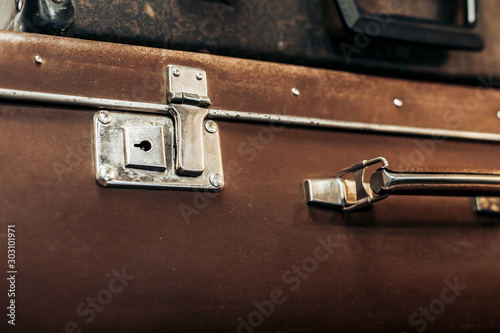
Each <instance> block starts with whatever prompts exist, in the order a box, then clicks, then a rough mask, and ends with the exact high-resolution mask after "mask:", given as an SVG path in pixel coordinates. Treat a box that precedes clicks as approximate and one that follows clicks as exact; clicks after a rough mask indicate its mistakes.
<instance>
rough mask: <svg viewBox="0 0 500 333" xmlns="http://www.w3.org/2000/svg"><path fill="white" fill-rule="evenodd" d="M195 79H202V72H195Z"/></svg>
mask: <svg viewBox="0 0 500 333" xmlns="http://www.w3.org/2000/svg"><path fill="white" fill-rule="evenodd" d="M196 79H197V80H198V81H201V80H203V74H201V73H198V74H196Z"/></svg>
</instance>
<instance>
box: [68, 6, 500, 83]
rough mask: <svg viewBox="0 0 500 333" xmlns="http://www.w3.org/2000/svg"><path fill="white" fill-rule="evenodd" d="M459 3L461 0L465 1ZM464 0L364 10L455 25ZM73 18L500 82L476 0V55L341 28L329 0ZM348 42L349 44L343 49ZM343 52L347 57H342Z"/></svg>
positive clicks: (176, 44) (121, 36)
mask: <svg viewBox="0 0 500 333" xmlns="http://www.w3.org/2000/svg"><path fill="white" fill-rule="evenodd" d="M463 1H465V0H463ZM463 1H442V0H427V1H422V0H419V1H412V0H398V1H388V0H369V1H361V0H358V3H359V4H360V5H361V6H362V7H364V8H365V9H366V10H367V11H370V12H382V13H390V14H391V15H406V16H410V17H421V18H427V19H431V20H435V21H438V22H442V23H443V24H448V25H460V24H461V22H460V21H461V19H460V17H461V15H462V13H461V11H460V10H458V9H457V7H458V8H459V7H461V4H462V3H463ZM73 3H74V5H75V10H76V21H75V23H74V24H73V25H72V27H71V28H70V30H69V31H68V36H71V37H77V38H85V39H92V40H99V41H108V42H118V43H127V44H136V45H145V46H153V47H160V48H167V49H176V50H189V51H196V52H203V53H210V54H218V55H226V56H235V57H241V58H250V59H258V60H267V61H278V62H285V63H292V64H299V65H307V66H313V67H325V68H333V69H342V70H348V71H356V72H370V73H376V74H380V75H386V76H403V77H410V78H416V77H420V78H425V79H429V78H431V79H434V80H446V81H448V82H457V81H462V82H467V83H469V84H470V83H472V84H474V83H475V80H476V78H477V76H478V75H489V74H492V75H494V77H495V78H497V79H500V65H499V64H498V61H496V59H497V56H496V55H497V54H498V53H499V48H500V43H499V40H498V36H497V31H498V30H499V28H500V26H499V23H498V19H497V18H498V16H499V15H500V6H499V4H498V2H497V1H495V0H481V1H478V13H477V17H478V25H477V27H476V28H475V31H476V32H477V33H478V34H480V35H481V36H482V37H483V39H484V41H485V49H484V50H483V51H482V52H467V51H453V50H452V51H448V50H444V49H440V48H432V47H426V46H411V45H405V44H403V43H400V42H394V41H389V42H387V41H383V40H375V39H373V38H369V37H367V36H366V35H361V37H360V36H357V37H355V36H351V35H348V34H346V33H345V31H344V29H343V27H342V24H341V20H340V18H339V15H338V13H337V11H336V9H335V8H334V7H333V0H238V1H232V3H233V4H232V5H228V4H226V3H224V2H223V1H220V0H166V1H165V0H161V1H159V0H148V1H146V0H139V1H137V0H134V1H131V0H109V1H100V2H92V3H91V2H88V1H85V0H73ZM346 45H348V46H346ZM346 55H347V56H346Z"/></svg>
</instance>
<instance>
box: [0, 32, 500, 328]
mask: <svg viewBox="0 0 500 333" xmlns="http://www.w3.org/2000/svg"><path fill="white" fill-rule="evenodd" d="M0 48H1V49H2V52H1V53H0V64H1V65H0V87H1V88H11V89H16V88H17V89H27V90H35V91H45V92H57V93H66V94H75V95H80V96H89V97H105V98H117V99H126V98H125V97H131V98H132V99H134V100H138V101H145V102H157V103H162V102H165V94H164V91H165V79H164V74H163V73H164V69H165V66H166V65H168V64H179V65H190V66H198V67H202V68H204V69H206V70H207V75H208V80H209V95H210V98H211V99H212V101H213V107H215V108H225V109H232V110H237V111H257V112H266V113H284V112H286V113H287V114H290V115H303V116H307V115H309V116H315V117H323V118H329V119H347V120H357V121H368V122H376V123H391V124H404V125H413V126H427V127H434V128H460V129H468V130H478V131H491V132H496V133H498V127H499V126H500V120H499V119H498V118H497V116H496V111H497V108H496V107H497V106H498V105H499V104H498V98H499V92H498V91H496V90H489V89H487V88H481V89H477V90H476V89H475V88H474V87H462V86H454V85H444V84H435V83H424V82H414V81H405V80H392V79H384V78H378V77H370V76H365V75H354V74H347V73H342V72H335V71H326V70H316V69H309V68H305V67H294V66H287V65H279V64H271V63H261V62H254V61H249V60H238V59H231V58H223V57H216V56H209V55H200V54H192V53H185V52H176V51H167V50H159V49H147V48H140V47H132V46H123V45H110V44H104V43H95V42H88V41H81V40H72V39H62V38H56V37H45V36H36V35H30V34H17V33H7V32H2V33H1V34H0ZM35 55H40V56H41V57H43V59H44V62H43V64H42V65H41V66H37V65H36V64H35V63H34V61H33V57H34V56H35ZM150 68H151V69H152V73H155V75H157V76H155V78H156V81H153V80H150V79H152V78H153V77H152V76H150V75H152V74H151V72H150V71H148V70H149V69H150ZM158 73H161V74H158ZM153 82H156V85H155V84H153ZM294 86H296V87H298V88H299V89H300V91H301V94H300V96H299V97H294V96H293V95H292V94H291V92H290V91H291V88H292V87H294ZM147 87H149V88H148V89H147ZM134 92H135V93H134ZM139 92H144V93H143V94H142V95H139ZM476 94H478V95H476ZM483 94H486V95H483ZM474 96H488V97H487V98H486V97H485V98H483V99H482V100H481V103H480V106H478V107H477V108H476V109H475V110H474V111H470V112H466V111H464V110H466V109H465V106H463V108H462V109H461V110H462V111H460V109H456V110H457V111H447V110H448V108H450V107H451V106H453V105H456V104H457V103H458V104H457V105H460V103H461V102H463V101H467V103H471V101H472V98H474ZM395 97H399V98H402V99H403V100H404V106H403V107H402V108H400V109H398V108H395V107H394V105H393V104H392V100H393V98H395ZM475 98H477V97H475ZM466 105H469V104H466ZM471 105H472V104H471ZM94 112H95V111H93V110H90V109H85V108H80V109H78V108H67V107H61V106H42V105H34V104H31V105H30V104H22V103H15V102H9V101H2V102H1V104H0V145H1V146H0V161H2V163H1V164H0V184H1V191H0V198H1V204H0V233H4V234H5V233H6V228H7V225H8V224H16V232H17V234H16V239H17V261H18V272H19V273H18V275H17V284H16V287H17V293H16V302H17V303H16V304H17V315H18V316H17V324H16V327H15V328H13V327H11V326H8V325H7V323H6V320H5V318H4V320H2V321H1V322H0V327H2V331H7V332H10V331H12V332H27V331H34V330H42V331H50V332H61V331H65V327H69V328H70V330H67V331H75V332H77V331H78V329H80V330H81V331H82V332H110V331H113V332H115V331H117V332H165V331H169V332H200V331H203V332H238V327H239V325H240V322H239V321H238V318H239V317H241V318H242V320H244V321H245V322H246V323H247V324H248V323H249V322H252V320H253V323H254V324H255V325H254V326H250V324H248V325H249V326H248V327H249V328H250V329H240V331H241V332H247V331H248V332H250V331H255V332H296V331H302V332H332V331H334V330H335V331H341V332H355V331H374V332H377V331H378V332H387V331H408V332H412V331H416V330H417V329H422V328H423V327H424V326H423V325H424V323H425V331H426V332H444V331H471V332H480V331H481V332H485V331H490V332H496V331H498V327H499V326H500V316H499V310H498V309H499V308H500V307H499V305H500V301H499V298H498V295H499V294H500V274H499V273H500V267H499V266H498V265H497V264H496V262H497V259H498V255H499V252H500V242H499V240H500V233H499V230H498V228H497V226H496V224H493V225H491V223H495V222H497V221H498V219H497V218H486V217H478V216H477V215H476V214H475V212H474V211H473V208H472V207H473V206H472V202H471V200H470V199H469V198H457V197H453V198H449V197H435V198H429V197H393V198H392V197H391V198H389V199H387V200H385V201H383V202H380V203H378V204H377V205H375V206H374V207H373V208H372V209H370V210H366V211H362V212H357V213H352V214H341V213H339V212H337V211H335V210H330V209H325V208H320V207H313V206H308V205H307V204H306V199H305V192H304V181H305V180H306V179H308V178H327V177H331V176H334V175H336V173H337V172H338V171H339V170H340V169H342V168H344V167H346V166H348V165H350V164H352V163H354V162H358V161H361V160H363V159H367V158H371V157H375V156H384V157H386V158H387V159H388V160H389V162H390V163H391V165H394V166H405V165H407V166H410V167H411V166H414V167H419V166H422V167H424V166H435V167H436V166H450V165H452V166H453V167H454V168H456V169H493V170H497V169H498V163H499V160H500V158H499V157H498V156H500V155H499V154H498V152H499V150H500V147H499V146H498V144H485V143H479V142H476V143H473V142H461V141H443V140H440V141H437V140H434V141H432V140H431V139H425V140H424V139H415V138H408V137H396V136H390V135H371V134H363V133H352V132H351V133H346V132H339V131H328V130H318V129H315V128H291V127H286V128H270V127H269V126H267V125H263V124H245V123H240V122H229V121H227V122H224V121H218V124H219V129H220V137H221V146H222V157H223V165H224V168H225V173H226V177H227V185H226V188H225V189H224V190H223V191H222V192H221V193H220V194H217V195H210V194H208V195H207V194H203V193H198V192H176V191H158V190H156V191H155V190H141V189H116V188H103V187H101V186H99V185H98V184H97V183H96V181H95V174H94V173H95V172H94V166H93V156H92V149H93V143H92V117H93V115H94ZM446 112H451V113H449V114H448V116H451V115H454V116H455V117H458V118H456V119H458V120H460V123H450V122H447V121H446V120H444V119H443V115H444V114H445V113H446ZM465 115H466V117H465ZM269 133H272V134H269ZM426 140H427V141H426ZM186 208H187V209H188V212H190V214H188V215H186ZM183 214H184V215H183ZM186 216H187V217H186ZM486 224H489V225H486ZM0 236H3V237H2V238H0V243H1V244H3V245H2V250H0V255H1V257H2V258H5V260H6V250H5V246H4V245H5V242H6V238H5V235H0ZM327 242H330V243H332V244H334V245H332V246H330V247H328V246H327V247H324V246H322V245H321V244H323V243H327ZM316 249H319V250H316ZM316 255H319V256H320V257H321V258H323V259H324V260H323V261H319V260H317V259H314V258H316V257H315V256H316ZM2 260H3V259H2ZM315 263H316V264H315ZM294 265H300V266H303V265H304V266H305V267H306V269H307V270H308V271H309V272H307V271H305V270H304V269H303V268H301V269H300V271H299V272H300V273H295V272H294V268H293V267H294ZM122 269H124V270H125V272H126V274H127V275H130V276H133V277H134V278H133V279H131V280H128V281H127V285H126V286H124V287H123V289H122V291H120V292H119V293H115V294H113V295H112V296H113V298H112V300H111V301H110V302H109V303H107V304H106V305H104V306H102V308H100V309H101V310H100V311H97V310H96V311H95V313H94V315H95V317H93V318H92V320H90V321H89V322H86V320H88V319H90V315H83V316H82V315H79V314H78V312H77V309H78V307H79V306H80V304H81V303H83V304H84V305H85V304H86V302H87V298H88V297H90V298H96V297H97V296H99V295H100V297H101V298H102V297H103V295H104V294H105V293H104V292H102V290H107V289H109V288H110V287H109V285H110V283H111V281H113V283H115V285H114V288H117V286H118V285H117V284H116V280H113V279H116V278H115V274H114V273H113V270H116V271H117V272H122ZM295 269H296V268H295ZM455 279H456V282H457V283H458V284H459V285H461V286H466V287H467V288H466V289H462V290H458V291H457V293H458V296H456V298H455V299H454V300H453V301H452V302H450V303H446V304H445V308H444V309H443V310H442V311H441V312H440V314H439V315H432V314H431V319H432V320H424V321H422V320H423V319H422V318H423V317H422V316H421V315H418V316H417V317H412V316H413V313H415V312H418V311H419V308H421V307H422V308H429V306H431V304H434V305H432V306H436V304H437V303H436V302H435V300H438V299H441V298H442V297H443V296H442V295H443V290H445V288H449V287H447V286H448V285H447V283H446V282H444V281H445V280H447V281H448V282H449V283H451V284H453V283H454V281H455ZM0 287H1V288H2V290H4V291H5V290H7V288H8V285H7V281H6V280H3V282H2V283H0ZM275 290H281V291H282V292H283V294H282V295H281V296H280V297H278V300H279V303H280V304H277V303H275V304H274V305H273V308H272V311H271V310H270V309H271V308H270V306H269V303H265V302H264V301H269V300H271V299H275V298H276V297H275V296H276V293H274V294H273V291H275ZM446 290H448V289H446ZM444 294H445V297H448V299H449V298H450V297H451V296H453V294H450V293H449V291H445V293H444ZM272 295H274V296H272ZM283 297H284V298H283ZM5 299H6V297H5V294H4V293H2V296H1V297H0V300H1V301H2V302H4V300H5ZM263 302H264V303H263ZM256 304H257V305H256ZM259 304H267V305H265V307H264V308H263V310H259V307H260V305H259ZM4 309H5V308H4ZM83 309H88V308H87V307H84V308H83ZM80 310H82V308H80ZM4 311H5V310H4ZM259 311H262V312H261V315H260V317H259V314H258V312H259ZM263 312H264V313H267V314H268V316H267V315H265V314H262V313H263ZM437 312H439V311H437ZM437 312H436V313H437ZM259 318H262V320H261V321H260V319H259ZM410 318H413V322H410ZM416 320H419V322H418V323H417V324H415V321H416ZM72 322H74V323H75V324H73V323H72ZM68 323H69V324H68ZM412 323H413V324H412ZM68 325H69V326H68ZM76 325H77V327H76Z"/></svg>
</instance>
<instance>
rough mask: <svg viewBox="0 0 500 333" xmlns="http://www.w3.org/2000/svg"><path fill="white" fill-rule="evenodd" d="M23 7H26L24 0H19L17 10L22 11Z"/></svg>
mask: <svg viewBox="0 0 500 333" xmlns="http://www.w3.org/2000/svg"><path fill="white" fill-rule="evenodd" d="M23 7H24V0H17V6H16V8H17V11H18V12H20V11H21V10H23Z"/></svg>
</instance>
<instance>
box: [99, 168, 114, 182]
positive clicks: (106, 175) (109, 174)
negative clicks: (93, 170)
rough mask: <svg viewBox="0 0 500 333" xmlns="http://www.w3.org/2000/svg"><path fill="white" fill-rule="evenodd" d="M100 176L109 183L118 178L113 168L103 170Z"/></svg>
mask: <svg viewBox="0 0 500 333" xmlns="http://www.w3.org/2000/svg"><path fill="white" fill-rule="evenodd" d="M100 174H101V178H102V179H103V180H105V181H107V182H109V181H112V180H113V179H115V177H116V173H115V170H113V169H111V168H101V170H100Z"/></svg>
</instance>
